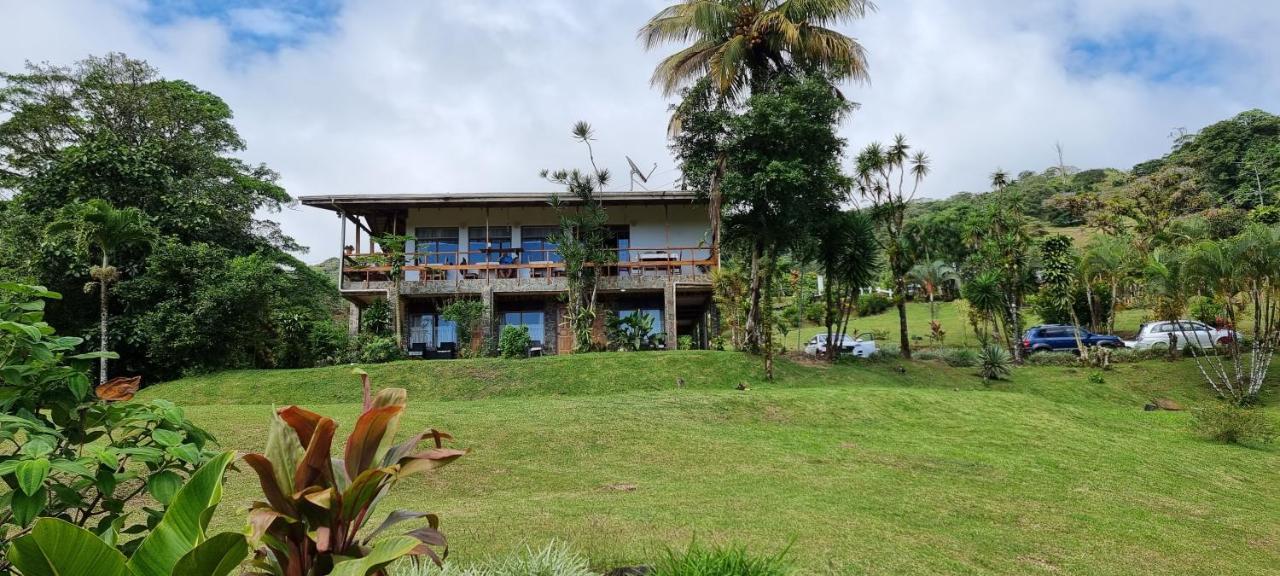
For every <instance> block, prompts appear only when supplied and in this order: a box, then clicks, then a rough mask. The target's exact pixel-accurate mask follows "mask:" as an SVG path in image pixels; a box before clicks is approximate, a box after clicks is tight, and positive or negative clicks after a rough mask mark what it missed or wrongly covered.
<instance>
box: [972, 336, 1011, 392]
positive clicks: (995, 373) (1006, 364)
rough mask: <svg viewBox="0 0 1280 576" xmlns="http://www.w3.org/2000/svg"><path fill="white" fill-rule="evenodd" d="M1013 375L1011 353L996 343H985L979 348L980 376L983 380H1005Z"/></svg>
mask: <svg viewBox="0 0 1280 576" xmlns="http://www.w3.org/2000/svg"><path fill="white" fill-rule="evenodd" d="M1012 373H1013V369H1012V367H1011V364H1010V361H1009V353H1008V352H1005V351H1004V348H1001V347H1000V346H997V345H996V344H995V343H992V342H983V343H982V345H981V346H980V347H979V348H978V375H980V376H982V380H983V381H984V382H986V381H990V380H1003V379H1005V378H1007V377H1008V376H1009V375H1010V374H1012Z"/></svg>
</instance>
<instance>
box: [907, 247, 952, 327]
mask: <svg viewBox="0 0 1280 576" xmlns="http://www.w3.org/2000/svg"><path fill="white" fill-rule="evenodd" d="M907 278H908V279H910V280H911V281H912V282H915V283H917V284H919V285H920V287H921V289H923V290H924V293H925V295H926V296H928V297H929V320H931V321H937V319H938V311H937V308H936V306H935V305H934V301H933V300H934V297H935V296H937V294H938V292H939V291H941V290H942V287H943V286H944V285H946V284H947V283H948V282H959V280H960V275H959V274H957V273H956V269H955V268H952V267H951V265H949V264H947V263H946V262H943V261H941V260H926V261H925V262H921V263H919V264H916V265H915V266H914V267H912V268H911V270H910V271H909V272H907Z"/></svg>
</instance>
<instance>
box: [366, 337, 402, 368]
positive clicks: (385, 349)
mask: <svg viewBox="0 0 1280 576" xmlns="http://www.w3.org/2000/svg"><path fill="white" fill-rule="evenodd" d="M357 341H358V342H359V346H360V350H359V353H358V357H357V361H358V362H360V363H361V364H381V363H383V362H393V361H395V360H403V359H404V357H405V354H404V350H403V349H401V348H400V343H399V342H397V341H396V339H395V337H394V336H373V337H364V338H358V339H357Z"/></svg>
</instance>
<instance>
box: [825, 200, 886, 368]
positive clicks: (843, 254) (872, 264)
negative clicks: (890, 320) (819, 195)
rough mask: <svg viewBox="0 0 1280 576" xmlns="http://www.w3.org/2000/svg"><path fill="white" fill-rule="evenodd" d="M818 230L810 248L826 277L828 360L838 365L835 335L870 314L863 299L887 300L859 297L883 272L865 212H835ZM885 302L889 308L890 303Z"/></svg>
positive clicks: (872, 231)
mask: <svg viewBox="0 0 1280 576" xmlns="http://www.w3.org/2000/svg"><path fill="white" fill-rule="evenodd" d="M815 228H816V230H815V232H816V238H815V241H814V242H812V243H811V244H810V246H811V247H812V250H813V252H814V253H813V254H812V256H813V258H814V259H815V260H817V262H818V265H819V266H820V267H821V269H822V272H823V275H824V276H825V278H826V282H825V283H824V285H823V287H822V298H823V302H824V304H825V306H824V314H823V324H824V325H825V326H826V329H827V332H826V333H827V340H828V341H827V345H826V346H827V348H826V350H827V360H829V361H832V362H834V361H835V359H836V352H837V351H838V350H839V349H840V347H839V346H837V345H835V342H834V339H835V335H836V334H844V333H846V331H847V330H848V329H849V319H850V318H851V317H852V316H853V314H854V312H857V313H858V315H859V316H864V315H866V314H865V310H864V307H863V303H864V300H863V299H864V298H871V297H876V298H881V299H882V300H883V298H882V297H880V296H879V295H872V294H862V295H859V292H860V291H861V290H862V288H863V287H865V286H867V285H869V284H870V283H871V280H872V279H873V278H874V277H875V275H876V273H877V272H879V270H880V254H879V253H878V251H877V250H876V244H875V238H874V236H875V231H874V230H873V229H872V226H871V222H870V220H869V219H868V218H867V217H866V216H865V215H864V214H863V213H861V212H858V211H849V212H845V211H840V210H835V211H832V212H831V213H829V214H828V216H827V217H825V218H822V219H821V220H819V222H818V224H817V226H815ZM883 302H884V305H885V307H886V308H887V307H888V305H889V302H888V301H887V300H883Z"/></svg>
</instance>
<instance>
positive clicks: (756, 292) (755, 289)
mask: <svg viewBox="0 0 1280 576" xmlns="http://www.w3.org/2000/svg"><path fill="white" fill-rule="evenodd" d="M762 251H763V247H762V246H761V245H760V242H758V241H757V242H756V243H755V244H753V245H752V246H751V285H750V288H748V290H747V298H749V299H750V304H749V306H748V308H747V326H746V332H747V333H746V339H747V342H746V344H747V345H746V348H747V350H748V351H749V352H751V353H753V354H755V353H759V352H760V285H761V277H760V257H761V252H762Z"/></svg>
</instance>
